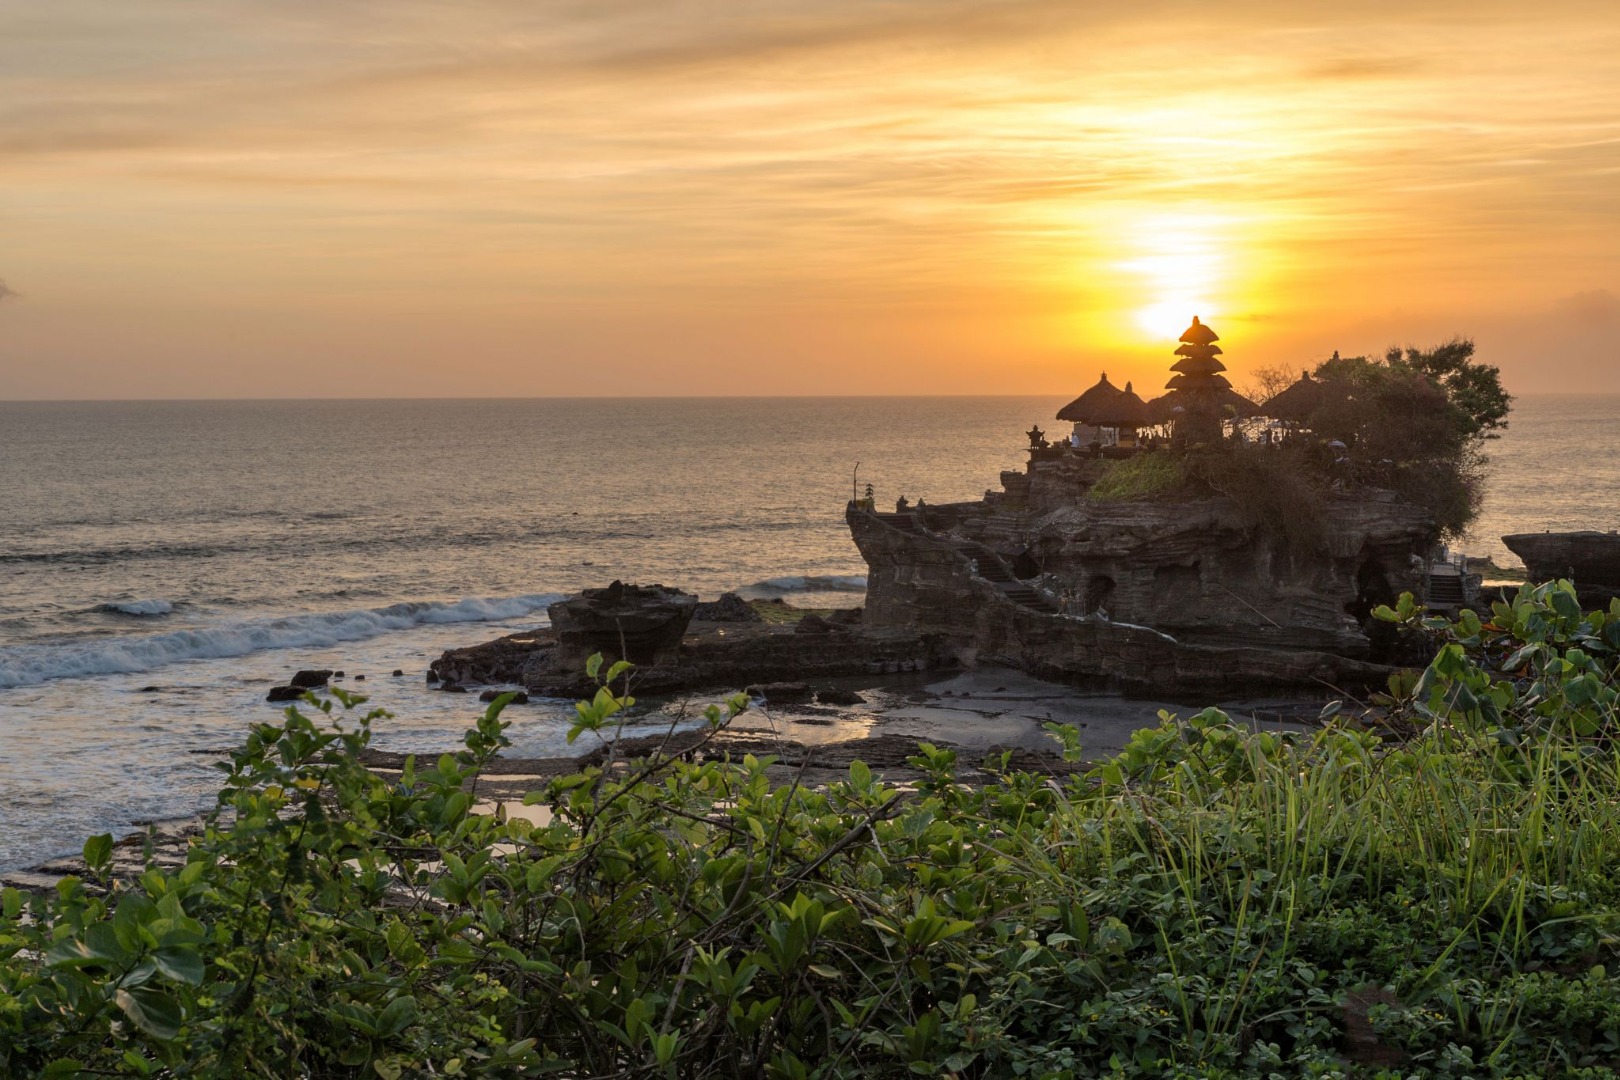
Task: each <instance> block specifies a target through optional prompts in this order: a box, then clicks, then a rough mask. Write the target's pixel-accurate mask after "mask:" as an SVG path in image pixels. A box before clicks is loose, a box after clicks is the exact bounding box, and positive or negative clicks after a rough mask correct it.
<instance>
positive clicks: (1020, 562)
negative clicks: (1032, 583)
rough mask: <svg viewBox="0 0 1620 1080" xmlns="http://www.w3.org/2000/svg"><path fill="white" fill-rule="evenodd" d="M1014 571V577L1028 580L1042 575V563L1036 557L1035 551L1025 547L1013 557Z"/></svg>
mask: <svg viewBox="0 0 1620 1080" xmlns="http://www.w3.org/2000/svg"><path fill="white" fill-rule="evenodd" d="M1012 572H1013V576H1014V577H1016V578H1019V579H1020V580H1022V581H1028V580H1029V579H1030V578H1037V577H1040V576H1041V564H1040V562H1039V561H1038V560H1037V559H1036V558H1035V554H1034V552H1032V551H1031V550H1030V549H1029V548H1025V549H1024V550H1023V551H1020V552H1019V553H1018V554H1017V555H1015V556H1014V557H1013V561H1012Z"/></svg>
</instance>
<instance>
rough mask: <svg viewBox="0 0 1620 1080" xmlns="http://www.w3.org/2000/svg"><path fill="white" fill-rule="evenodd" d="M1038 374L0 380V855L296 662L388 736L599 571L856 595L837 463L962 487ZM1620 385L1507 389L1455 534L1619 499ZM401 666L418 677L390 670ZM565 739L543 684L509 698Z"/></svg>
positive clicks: (127, 779)
mask: <svg viewBox="0 0 1620 1080" xmlns="http://www.w3.org/2000/svg"><path fill="white" fill-rule="evenodd" d="M1062 404H1063V402H1062V401H1061V400H1059V399H1056V398H977V399H969V398H913V399H894V398H882V399H860V398H856V399H849V398H840V399H803V398H796V399H753V400H749V399H724V400H693V399H687V400H673V401H672V400H617V401H607V400H579V401H555V400H553V401H446V402H424V401H366V402H138V403H72V404H66V403H0V867H14V866H17V865H21V864H26V863H29V862H33V861H37V860H38V859H40V858H43V857H45V856H48V855H51V854H54V853H56V852H59V851H62V850H70V849H73V848H75V847H77V843H78V840H79V839H80V838H82V837H83V836H84V835H86V834H88V833H91V832H96V831H101V830H106V829H115V830H116V829H120V828H127V827H128V826H129V825H130V824H131V823H132V822H136V821H139V820H141V819H143V818H146V817H150V816H154V815H165V816H167V815H172V814H173V813H174V812H176V811H177V810H183V809H186V808H188V807H190V806H194V805H195V806H201V805H204V804H205V803H206V802H207V801H208V800H209V797H210V795H211V793H212V791H213V788H214V774H213V773H212V772H211V770H210V767H209V765H208V762H209V761H210V760H212V757H211V756H210V755H209V754H208V753H193V752H192V751H217V750H219V749H221V748H224V747H228V746H230V745H231V744H232V743H234V742H235V741H236V740H237V738H238V737H239V735H240V733H241V731H242V728H243V725H244V724H245V723H246V722H247V721H248V720H249V719H259V720H273V719H275V718H276V717H277V715H278V712H277V708H276V707H275V706H270V705H267V704H266V703H265V702H264V700H263V698H264V693H265V690H266V688H267V687H268V686H270V685H273V684H274V683H277V682H280V681H284V679H285V677H286V676H287V675H288V674H290V673H291V672H292V671H293V670H294V669H296V668H298V667H310V666H319V667H334V668H339V669H343V670H345V671H347V672H348V673H349V675H350V676H353V675H355V674H365V675H366V676H367V681H366V682H365V683H363V684H355V683H353V682H351V683H350V684H349V685H350V686H351V688H354V689H362V688H363V689H364V690H365V691H366V692H367V693H368V694H370V695H371V696H372V698H373V701H374V702H375V703H377V704H381V705H383V706H385V707H387V708H389V709H391V710H393V711H395V712H396V713H397V719H395V720H391V721H387V722H386V723H385V724H384V725H383V726H382V727H381V728H380V729H379V736H378V744H379V745H381V746H383V747H393V748H398V749H418V748H424V747H429V748H432V747H439V746H445V745H448V744H449V743H450V742H451V741H452V740H453V739H454V738H455V735H456V733H458V732H459V731H460V730H461V729H462V727H463V726H464V725H465V723H466V721H467V720H468V718H469V717H470V716H471V715H473V713H474V712H475V711H476V708H477V705H476V701H473V702H469V701H468V700H467V699H466V698H464V697H457V696H455V695H447V694H437V693H434V692H431V691H428V690H426V689H425V687H424V686H423V685H422V682H421V678H422V672H423V670H424V669H425V667H426V664H427V662H428V661H429V660H431V659H432V658H433V657H435V656H437V654H438V653H439V652H440V651H441V650H443V649H444V648H447V647H451V646H456V645H464V644H471V643H473V642H476V641H482V640H486V639H488V638H490V637H494V636H497V635H499V634H504V633H510V632H512V631H514V630H517V629H523V628H528V627H531V626H533V625H535V624H536V623H537V622H540V621H542V620H543V617H544V608H545V605H546V604H547V603H548V602H550V601H551V600H552V599H554V598H556V596H557V595H558V594H561V593H566V592H569V591H572V590H575V589H578V588H580V587H582V586H590V585H599V584H605V583H606V582H608V581H610V580H612V579H613V578H615V577H619V578H624V579H625V580H637V581H642V582H652V581H662V582H666V583H669V584H676V585H680V586H682V587H684V588H687V589H689V590H693V591H696V592H699V593H700V594H703V595H704V596H707V597H713V596H715V595H717V594H719V593H720V592H722V591H724V590H727V589H737V590H741V591H743V592H744V593H745V594H749V595H756V596H771V595H780V596H791V597H793V598H794V599H795V600H798V601H800V602H804V601H805V600H806V599H813V598H816V597H817V596H820V597H821V598H822V599H824V600H827V599H830V600H831V601H832V602H835V603H856V602H858V601H859V591H860V589H861V588H862V585H863V578H862V577H861V575H862V574H863V572H864V569H865V567H864V565H863V563H862V562H861V559H860V556H859V554H858V553H857V552H856V551H855V548H854V545H853V544H852V543H851V542H850V540H849V538H848V534H847V532H846V531H845V528H844V525H843V507H844V502H845V500H846V499H848V498H849V494H850V490H851V472H852V470H853V468H854V466H855V464H856V462H860V463H861V469H860V482H861V483H863V484H864V483H866V482H868V481H870V482H871V483H873V484H874V485H875V486H876V488H877V495H878V498H879V500H880V502H883V503H887V502H890V501H892V500H893V499H894V497H895V496H896V495H899V494H901V493H904V494H906V495H907V496H909V497H911V498H912V499H913V500H915V499H916V498H917V497H919V496H921V497H923V498H926V499H927V500H928V501H930V502H948V501H953V500H959V499H970V498H974V497H977V496H978V495H979V494H981V493H982V492H983V491H984V490H985V489H986V488H989V487H997V486H999V480H998V473H999V472H1000V470H1002V469H1007V468H1016V467H1020V466H1021V463H1022V460H1023V457H1024V455H1023V453H1022V450H1021V447H1022V446H1023V445H1024V443H1025V439H1024V436H1023V431H1024V429H1026V428H1027V427H1028V426H1029V425H1030V423H1031V422H1032V421H1040V422H1041V423H1042V426H1044V427H1047V428H1049V429H1052V430H1055V429H1056V428H1058V427H1061V426H1063V425H1059V424H1057V423H1056V422H1055V421H1051V422H1048V421H1049V418H1050V417H1051V416H1052V415H1053V413H1054V412H1055V411H1056V409H1057V408H1058V407H1059V406H1060V405H1062ZM1617 444H1620V397H1593V396H1583V397H1527V398H1523V399H1521V400H1520V401H1519V403H1518V406H1517V408H1516V409H1515V412H1514V414H1513V418H1512V426H1511V428H1510V430H1509V433H1508V435H1507V436H1506V437H1504V438H1503V439H1502V440H1501V441H1500V442H1498V443H1495V444H1493V446H1492V456H1493V459H1494V468H1493V474H1492V481H1491V488H1490V496H1489V499H1488V502H1487V506H1486V511H1485V516H1484V518H1483V519H1482V521H1481V523H1480V526H1479V528H1478V529H1477V530H1476V535H1475V536H1474V537H1472V538H1471V539H1470V542H1469V543H1468V544H1466V545H1465V546H1466V547H1467V548H1468V549H1469V550H1470V552H1472V553H1478V554H1492V555H1495V556H1496V557H1497V559H1498V560H1499V561H1509V560H1511V557H1510V556H1509V555H1508V554H1507V552H1506V550H1505V549H1504V548H1502V547H1501V545H1500V543H1499V542H1498V541H1497V540H1496V539H1495V538H1496V537H1497V536H1498V535H1500V534H1501V533H1503V532H1512V531H1521V530H1533V529H1542V528H1553V529H1559V528H1573V527H1580V526H1586V527H1593V528H1603V529H1608V528H1615V527H1620V462H1616V460H1615V459H1614V456H1613V454H1612V453H1611V452H1610V449H1609V448H1611V447H1613V446H1616V445H1617ZM395 668H400V669H403V670H405V671H407V672H408V673H409V674H410V677H408V678H402V679H393V678H390V677H389V672H391V671H392V670H393V669H395ZM513 715H514V717H515V718H516V719H518V720H519V723H518V724H516V725H515V726H514V730H513V735H514V737H515V739H516V741H517V743H518V748H519V749H520V750H521V751H523V752H525V753H535V754H546V753H555V752H558V751H559V750H560V749H561V748H562V747H563V745H564V742H563V732H564V731H565V730H566V721H565V720H564V719H563V716H564V709H563V707H562V705H561V704H556V705H545V704H541V705H537V706H533V707H530V708H528V709H526V710H523V711H521V712H514V714H513Z"/></svg>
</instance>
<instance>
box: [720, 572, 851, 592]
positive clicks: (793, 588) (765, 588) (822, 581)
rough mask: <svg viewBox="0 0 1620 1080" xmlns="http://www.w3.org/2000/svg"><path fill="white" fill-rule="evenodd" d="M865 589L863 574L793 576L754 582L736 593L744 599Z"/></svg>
mask: <svg viewBox="0 0 1620 1080" xmlns="http://www.w3.org/2000/svg"><path fill="white" fill-rule="evenodd" d="M865 589H866V577H865V575H863V574H805V575H798V574H794V575H789V576H787V577H773V578H766V579H765V580H764V581H756V582H755V583H754V584H752V585H747V586H744V587H743V588H741V589H738V590H737V592H738V594H739V595H741V596H745V597H766V596H780V595H782V594H783V593H800V592H863V591H865Z"/></svg>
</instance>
